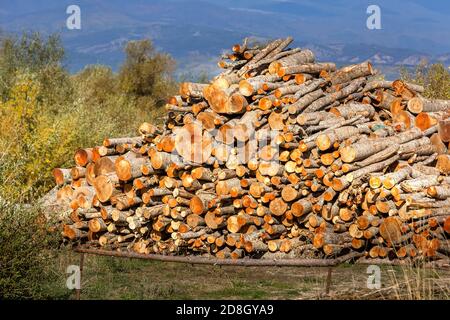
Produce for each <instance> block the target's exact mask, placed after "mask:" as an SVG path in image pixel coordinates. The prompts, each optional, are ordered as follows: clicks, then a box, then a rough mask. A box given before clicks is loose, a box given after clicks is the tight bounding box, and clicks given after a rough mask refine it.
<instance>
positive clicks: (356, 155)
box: [53, 37, 450, 265]
mask: <svg viewBox="0 0 450 320" xmlns="http://www.w3.org/2000/svg"><path fill="white" fill-rule="evenodd" d="M292 41H293V39H292V38H291V37H287V38H285V39H281V38H280V39H275V40H273V41H269V42H268V43H267V44H265V45H252V44H251V42H250V41H249V40H248V39H246V40H244V42H243V43H242V44H235V45H233V47H232V49H231V50H230V52H228V53H224V54H223V55H222V56H221V60H220V62H219V63H218V65H219V66H220V67H221V68H223V69H224V71H223V72H222V73H220V74H219V75H217V76H216V77H215V78H213V79H212V81H211V82H210V83H193V82H183V83H181V84H180V90H179V94H178V95H175V96H172V97H169V99H168V100H167V105H166V110H167V115H166V117H165V121H164V123H163V124H162V125H161V126H155V125H152V124H150V123H143V124H142V125H140V126H139V128H137V134H136V136H132V137H118V138H107V139H105V140H104V141H103V143H102V145H98V146H86V147H84V148H80V149H78V150H76V151H75V156H74V160H75V166H74V167H72V168H69V169H65V168H56V169H54V170H53V175H54V178H55V181H56V184H57V185H58V191H57V193H56V196H55V198H56V199H55V201H57V202H58V203H61V204H65V205H66V206H67V208H68V210H67V212H65V213H64V214H61V216H60V224H59V228H60V229H59V230H60V231H61V234H62V235H63V237H64V239H65V241H68V242H70V243H78V244H82V245H83V247H84V248H86V247H87V248H88V249H86V250H99V251H98V252H115V253H116V254H117V255H119V256H120V255H130V256H132V255H137V256H140V257H141V256H148V257H152V258H153V257H155V258H156V256H154V255H157V256H158V257H160V256H164V257H167V258H166V259H167V260H168V261H178V259H185V258H186V259H200V260H198V261H200V262H201V263H209V262H207V261H223V264H231V265H240V264H241V263H242V264H246V263H250V264H252V265H271V264H272V263H273V264H274V265H276V261H277V260H279V259H281V261H288V260H285V259H292V260H290V261H292V265H294V264H296V263H300V264H302V263H306V262H298V261H299V260H298V259H305V258H306V259H309V260H301V261H308V263H310V264H311V265H315V264H314V262H311V261H317V263H316V265H324V264H325V265H328V264H330V265H331V264H334V263H336V261H346V260H348V259H350V258H349V257H351V258H352V259H363V260H362V261H363V262H364V263H367V262H368V261H373V262H374V263H387V262H388V263H395V264H403V263H405V262H406V261H416V260H420V259H426V260H428V261H429V262H430V263H436V264H445V263H448V260H449V255H450V250H449V242H448V237H449V236H450V233H449V232H450V178H449V174H450V153H449V147H450V146H449V144H448V142H449V140H450V135H449V133H448V132H450V131H449V130H447V129H448V128H447V127H448V125H447V124H448V119H449V117H450V110H449V109H450V103H449V101H447V100H436V99H430V98H427V97H425V93H426V91H425V90H424V88H423V87H421V86H419V85H416V84H413V83H408V82H406V81H403V80H395V81H386V80H380V79H379V78H378V77H377V72H376V70H374V68H373V66H372V65H371V63H370V62H368V61H364V62H360V63H357V64H354V65H350V66H344V67H342V68H338V67H336V64H335V63H333V62H320V61H317V59H316V57H315V54H314V53H313V52H312V51H311V50H309V49H306V48H292V47H290V46H291V44H292ZM177 256H181V257H177ZM242 258H252V259H242ZM203 259H206V260H203ZM211 259H213V260H211ZM311 259H312V260H311ZM196 261H197V260H196ZM238 261H242V262H238ZM244 261H247V262H244ZM256 261H260V262H256ZM321 261H322V262H321ZM323 261H328V262H329V263H328V262H323ZM269 262H270V263H269ZM283 263H286V265H290V264H289V263H287V262H283Z"/></svg>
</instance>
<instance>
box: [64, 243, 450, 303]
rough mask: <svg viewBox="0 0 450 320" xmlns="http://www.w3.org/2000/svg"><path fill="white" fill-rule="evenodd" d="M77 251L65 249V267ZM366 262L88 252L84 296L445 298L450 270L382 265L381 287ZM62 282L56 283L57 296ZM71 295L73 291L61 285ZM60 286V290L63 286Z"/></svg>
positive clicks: (77, 257) (72, 260)
mask: <svg viewBox="0 0 450 320" xmlns="http://www.w3.org/2000/svg"><path fill="white" fill-rule="evenodd" d="M78 263H79V256H78V255H77V254H75V253H72V252H63V253H62V254H61V255H60V257H59V268H60V272H61V274H62V276H61V281H60V283H59V285H61V286H62V288H64V285H65V278H64V277H65V274H64V270H65V268H66V267H67V265H69V264H78ZM366 270H367V266H362V265H353V266H350V267H349V266H348V265H343V266H340V267H336V268H333V276H332V283H331V291H330V293H329V294H328V295H326V294H325V281H326V277H327V271H328V270H327V268H295V267H283V268H280V267H231V266H222V267H221V266H204V265H190V264H180V263H168V262H159V261H146V260H137V259H127V258H112V257H103V256H94V255H86V256H85V262H84V271H83V278H82V294H81V298H82V299H224V300H232V299H449V298H450V294H449V293H450V289H449V287H450V270H428V269H421V268H419V269H414V268H407V267H381V282H382V288H381V289H378V290H369V289H367V287H366V281H367V274H366ZM62 288H61V287H59V288H58V290H59V291H58V292H59V298H64V296H61V290H63V289H62ZM64 290H65V292H66V296H65V297H67V298H69V299H74V298H75V294H74V292H70V291H69V290H68V289H64ZM64 290H63V291H64Z"/></svg>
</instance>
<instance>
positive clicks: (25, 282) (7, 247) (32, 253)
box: [0, 199, 69, 299]
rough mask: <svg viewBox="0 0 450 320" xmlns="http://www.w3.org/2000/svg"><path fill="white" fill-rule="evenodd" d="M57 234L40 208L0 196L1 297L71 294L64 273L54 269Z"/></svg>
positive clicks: (20, 297) (54, 296)
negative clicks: (3, 198) (0, 197)
mask: <svg viewBox="0 0 450 320" xmlns="http://www.w3.org/2000/svg"><path fill="white" fill-rule="evenodd" d="M57 236H58V235H57V234H55V233H48V232H47V225H46V221H45V218H44V217H43V216H42V214H41V213H40V211H39V210H38V209H37V208H35V207H26V206H22V205H14V204H10V203H7V202H5V201H3V200H1V199H0V252H1V254H0V299H48V298H53V299H54V298H67V297H68V294H69V292H68V290H67V289H66V288H65V287H64V282H62V279H63V278H64V276H65V275H64V274H58V273H55V272H54V270H55V268H54V267H55V266H54V263H55V260H54V259H53V258H54V253H55V252H54V251H52V250H51V248H54V247H55V246H56V245H57V244H58V242H57Z"/></svg>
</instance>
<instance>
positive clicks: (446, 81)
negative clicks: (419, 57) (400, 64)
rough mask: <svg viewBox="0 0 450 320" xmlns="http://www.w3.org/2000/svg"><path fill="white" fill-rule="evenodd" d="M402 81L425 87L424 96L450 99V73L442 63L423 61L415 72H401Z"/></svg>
mask: <svg viewBox="0 0 450 320" xmlns="http://www.w3.org/2000/svg"><path fill="white" fill-rule="evenodd" d="M401 77H402V79H404V80H406V81H409V82H413V83H416V84H420V85H422V86H424V88H425V92H424V96H425V97H427V98H432V99H450V71H449V69H447V68H446V67H445V66H444V65H443V64H442V63H435V64H429V63H428V62H426V61H422V62H421V63H420V64H419V65H418V66H417V67H416V69H415V71H414V72H410V71H408V70H407V69H406V68H402V70H401Z"/></svg>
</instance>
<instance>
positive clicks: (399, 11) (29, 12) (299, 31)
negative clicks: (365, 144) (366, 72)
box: [0, 0, 450, 74]
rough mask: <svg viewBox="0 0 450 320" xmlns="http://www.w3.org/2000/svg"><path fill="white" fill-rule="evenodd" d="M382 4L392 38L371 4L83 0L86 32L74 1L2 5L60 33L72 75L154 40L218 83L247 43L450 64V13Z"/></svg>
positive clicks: (23, 26)
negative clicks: (226, 53) (70, 22)
mask: <svg viewBox="0 0 450 320" xmlns="http://www.w3.org/2000/svg"><path fill="white" fill-rule="evenodd" d="M377 2H378V3H379V5H380V7H381V9H382V26H383V29H382V30H373V31H371V30H368V29H367V28H366V27H365V20H366V18H367V14H366V12H365V10H366V8H367V6H368V4H370V1H366V0H364V1H358V2H354V1H351V0H335V1H331V0H325V1H313V0H304V1H290V0H269V1H253V0H239V1H238V0H224V1H221V2H216V1H213V0H193V1H184V0H170V1H167V0H152V1H145V0H130V1H127V2H126V3H125V2H123V1H119V0H110V1H101V0H90V1H88V0H79V1H77V4H78V5H79V6H80V8H81V18H82V29H81V30H68V29H67V28H65V20H66V18H67V14H66V13H65V10H66V8H67V6H68V5H70V4H73V1H71V0H61V1H58V2H55V1H50V0H35V1H27V0H18V1H14V3H12V2H10V1H6V0H0V8H1V9H0V28H1V29H3V30H6V31H9V32H20V31H22V30H31V29H32V30H39V31H41V32H44V33H50V32H60V33H61V36H62V39H63V41H64V45H65V47H66V48H67V52H68V60H67V65H68V67H69V68H70V70H71V71H77V70H79V69H81V68H83V67H84V66H85V65H86V64H92V63H103V64H108V65H111V67H112V68H113V69H117V67H118V66H119V65H120V64H121V62H122V61H123V58H124V56H123V46H124V45H125V43H126V42H127V41H129V40H137V39H142V38H151V39H152V40H153V41H154V43H155V45H156V47H157V48H158V49H160V50H162V51H165V52H168V53H170V54H171V55H172V56H174V57H175V58H176V59H177V61H178V72H179V73H183V74H186V73H190V74H196V73H198V72H201V71H206V72H207V73H210V74H211V73H215V72H217V67H216V65H215V63H216V62H217V59H218V57H219V55H220V53H221V52H222V51H223V50H224V49H225V47H226V48H230V47H231V46H232V45H233V44H234V43H236V42H239V41H241V40H242V38H243V37H245V36H256V37H260V38H275V37H283V36H287V35H292V36H293V37H294V38H295V39H296V41H295V42H294V43H293V44H292V46H301V47H308V48H311V49H312V50H313V51H314V52H315V53H316V55H317V58H318V59H319V60H321V61H325V60H328V61H334V62H336V63H337V64H340V65H342V64H350V63H357V62H360V61H364V60H367V59H369V60H371V61H372V62H373V63H374V64H375V65H376V66H379V67H380V68H381V69H382V70H383V69H386V70H394V69H395V68H398V66H400V65H406V66H414V65H416V64H417V63H419V62H420V61H421V60H422V59H424V58H425V59H427V60H428V61H430V62H437V61H439V62H442V63H444V64H446V65H447V66H448V65H449V64H450V53H449V52H450V43H448V41H442V39H449V38H450V23H449V22H448V18H446V17H447V15H446V13H447V12H450V4H446V3H442V5H441V7H439V6H436V5H435V4H432V3H429V2H430V1H423V0H413V1H411V2H410V3H409V4H408V5H405V4H404V3H403V4H402V3H398V2H392V1H387V0H379V1H377Z"/></svg>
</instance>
